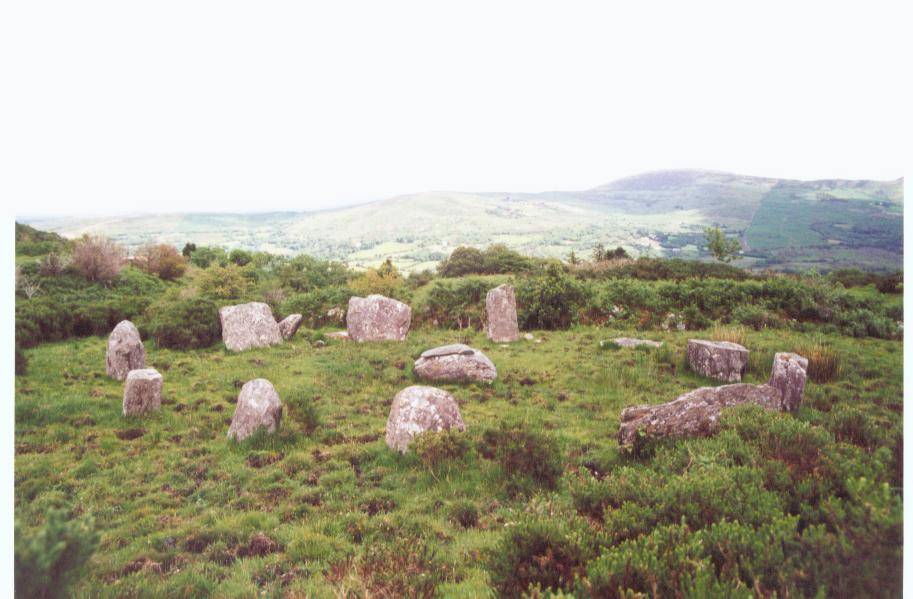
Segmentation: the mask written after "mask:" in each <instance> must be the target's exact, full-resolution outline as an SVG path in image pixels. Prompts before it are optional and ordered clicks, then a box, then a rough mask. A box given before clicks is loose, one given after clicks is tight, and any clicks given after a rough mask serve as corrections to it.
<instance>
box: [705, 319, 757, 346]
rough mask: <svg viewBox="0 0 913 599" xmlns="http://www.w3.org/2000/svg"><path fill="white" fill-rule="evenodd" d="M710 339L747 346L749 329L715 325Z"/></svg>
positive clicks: (737, 326)
mask: <svg viewBox="0 0 913 599" xmlns="http://www.w3.org/2000/svg"><path fill="white" fill-rule="evenodd" d="M710 339H712V340H713V341H728V342H730V343H738V344H739V345H746V344H747V343H748V329H747V328H745V327H743V326H742V325H728V326H727V325H721V324H715V325H713V327H712V328H711V329H710Z"/></svg>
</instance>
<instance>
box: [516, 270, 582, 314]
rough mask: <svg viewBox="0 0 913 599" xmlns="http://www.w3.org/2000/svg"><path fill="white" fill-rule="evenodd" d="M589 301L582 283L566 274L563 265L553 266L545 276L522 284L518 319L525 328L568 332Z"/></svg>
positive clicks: (523, 281) (518, 290)
mask: <svg viewBox="0 0 913 599" xmlns="http://www.w3.org/2000/svg"><path fill="white" fill-rule="evenodd" d="M586 300H587V290H586V288H585V287H584V286H583V285H582V284H581V283H580V282H578V281H577V280H576V279H574V278H572V277H569V276H567V275H566V274H564V272H563V270H562V268H561V265H560V264H549V265H548V267H547V269H546V272H545V274H544V275H542V276H538V277H533V278H529V279H524V280H522V281H521V283H520V284H519V285H518V287H517V304H518V306H519V308H520V312H519V314H518V315H517V316H518V318H519V319H520V321H521V327H522V328H530V329H566V328H567V327H569V326H570V325H571V323H573V322H574V321H575V320H576V319H577V311H578V310H579V309H580V307H582V306H583V305H584V304H585V303H586Z"/></svg>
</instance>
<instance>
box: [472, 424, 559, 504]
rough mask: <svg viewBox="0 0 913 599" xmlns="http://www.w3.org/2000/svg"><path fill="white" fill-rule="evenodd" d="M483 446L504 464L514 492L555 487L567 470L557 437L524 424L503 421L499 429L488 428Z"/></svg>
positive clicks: (509, 487) (509, 488)
mask: <svg viewBox="0 0 913 599" xmlns="http://www.w3.org/2000/svg"><path fill="white" fill-rule="evenodd" d="M479 450H480V453H481V454H482V455H483V456H486V457H489V458H494V459H495V460H496V461H497V462H498V463H499V464H500V465H501V470H502V474H503V477H504V481H505V484H506V487H507V492H508V493H509V494H510V495H516V494H519V493H525V492H529V491H531V490H533V489H534V488H536V487H542V488H545V489H554V488H555V487H556V486H557V484H558V479H559V478H560V477H561V474H562V472H563V470H564V464H563V461H562V457H561V451H560V449H559V447H558V444H557V443H556V442H555V440H554V439H552V438H551V437H550V436H547V435H545V434H544V433H541V432H539V431H536V430H532V429H529V428H527V427H526V426H524V425H521V424H513V425H507V424H502V425H501V427H500V428H498V429H488V430H486V431H485V432H484V433H483V435H482V440H481V444H480V447H479Z"/></svg>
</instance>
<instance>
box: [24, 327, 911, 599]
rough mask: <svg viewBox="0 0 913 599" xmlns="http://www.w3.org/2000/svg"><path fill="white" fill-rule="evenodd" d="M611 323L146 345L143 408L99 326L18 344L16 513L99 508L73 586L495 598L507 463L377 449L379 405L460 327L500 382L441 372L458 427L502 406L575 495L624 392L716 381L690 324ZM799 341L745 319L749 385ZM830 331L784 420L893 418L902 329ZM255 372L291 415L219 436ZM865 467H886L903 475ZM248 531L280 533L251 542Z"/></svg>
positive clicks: (636, 395) (502, 414) (661, 391)
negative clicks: (830, 365) (110, 372)
mask: <svg viewBox="0 0 913 599" xmlns="http://www.w3.org/2000/svg"><path fill="white" fill-rule="evenodd" d="M621 335H626V336H638V334H637V333H635V332H632V331H610V330H605V329H596V328H578V329H574V330H571V331H567V332H539V333H536V336H537V337H539V338H541V339H542V341H541V343H536V342H533V341H521V342H519V343H515V344H511V345H509V346H506V345H498V344H493V343H491V342H489V341H488V340H487V339H486V338H485V337H484V335H483V334H481V333H468V334H465V333H460V332H455V331H413V332H412V333H410V335H409V338H408V340H407V341H406V342H405V343H401V344H396V343H389V344H362V345H359V344H353V343H350V342H343V341H338V340H327V342H326V346H325V347H318V346H317V345H318V344H315V343H313V342H312V339H313V338H314V336H313V335H312V334H308V333H304V332H302V333H299V336H298V338H296V339H295V340H293V341H292V342H290V343H286V344H284V345H281V346H278V347H274V348H269V349H263V350H255V351H250V352H245V353H241V354H230V353H228V352H226V351H225V350H223V349H222V348H221V346H214V347H213V348H210V349H206V350H201V351H192V352H177V351H168V350H162V349H157V348H155V347H153V346H152V344H151V343H147V353H148V359H147V363H148V365H149V366H152V367H154V368H157V369H158V370H159V371H160V372H162V374H163V375H164V377H165V401H164V405H163V406H162V410H161V411H160V412H159V413H157V414H155V415H153V416H151V417H146V418H143V419H125V418H124V417H123V416H122V415H121V398H122V389H123V385H122V383H120V382H117V381H113V380H110V379H108V378H106V376H105V370H104V354H105V340H104V339H102V338H85V339H80V340H74V341H69V342H64V343H58V344H49V345H43V346H40V347H38V348H35V349H32V350H28V351H27V355H28V358H29V371H28V374H27V375H25V376H19V377H17V378H16V438H15V441H16V463H15V468H16V488H15V501H16V516H17V519H19V520H20V521H21V522H22V523H23V524H24V525H25V528H26V530H29V529H32V528H34V527H36V526H38V525H39V524H40V523H41V521H42V519H43V515H44V514H45V513H46V511H47V510H48V509H49V508H51V507H58V506H60V507H67V508H70V509H75V511H76V512H77V513H85V514H91V515H93V516H94V518H95V521H96V525H97V527H98V530H99V531H100V533H101V544H100V547H99V549H98V551H97V553H96V554H95V556H94V557H93V558H92V560H91V562H90V564H89V568H88V572H87V573H86V575H85V577H84V578H83V579H82V580H81V581H80V582H79V583H78V584H77V585H76V587H75V589H74V590H75V592H76V595H77V596H83V597H108V596H110V597H114V596H119V597H120V596H166V595H167V596H202V595H207V594H210V595H214V596H221V597H233V596H239V597H250V596H254V595H257V594H260V596H284V595H291V596H345V595H355V596H400V595H403V594H413V595H421V594H430V593H435V592H436V593H437V594H438V595H442V596H461V597H478V596H486V595H492V594H493V591H492V588H491V579H490V573H489V569H488V568H487V566H486V563H487V562H486V556H487V555H488V554H489V552H490V551H491V550H492V549H493V548H494V547H496V545H497V543H498V542H499V540H500V539H501V537H502V534H503V531H504V530H505V526H506V525H507V524H509V523H510V522H512V521H514V520H515V519H516V518H517V515H518V514H519V513H520V512H522V511H523V510H525V509H526V508H527V505H528V503H527V501H528V499H527V498H524V497H511V496H510V495H508V494H507V493H506V492H505V489H504V484H503V477H502V473H501V472H500V467H499V466H498V465H497V464H496V463H495V462H494V461H491V460H487V459H485V458H483V457H482V456H481V455H479V453H477V452H475V451H472V452H470V453H469V454H468V455H467V456H466V457H465V458H463V459H462V460H459V461H458V463H456V464H454V465H453V466H452V467H450V468H443V469H437V470H430V469H429V468H427V467H425V466H424V465H423V464H422V463H421V461H420V460H419V459H418V458H417V457H416V456H415V455H414V454H409V455H406V456H399V455H397V454H394V453H393V452H391V451H390V450H388V449H387V447H386V446H385V444H384V439H383V435H384V426H385V423H386V418H387V414H388V411H389V407H390V403H391V400H392V398H393V396H394V394H395V393H396V392H397V391H399V390H400V389H402V388H403V387H405V386H408V385H411V384H414V383H415V381H414V379H413V376H412V373H411V369H412V363H413V360H414V359H415V358H416V357H417V356H418V354H419V353H420V352H421V351H423V350H425V349H427V348H430V347H434V346H437V345H442V344H445V343H452V342H457V341H462V342H466V343H469V344H471V345H473V346H474V347H477V348H479V349H481V350H483V351H484V352H485V353H486V354H487V355H488V356H489V357H490V358H491V359H492V360H493V361H494V362H495V364H496V365H497V367H498V372H499V378H498V380H497V381H496V382H495V383H494V384H493V385H492V386H490V387H487V386H476V385H463V386H459V385H443V387H445V388H446V389H448V390H449V391H451V392H452V393H453V394H454V396H455V397H456V398H457V400H458V402H459V404H460V408H461V411H462V414H463V418H464V420H465V422H466V424H467V435H468V436H469V437H470V438H471V439H472V440H474V441H477V440H478V439H479V438H480V437H481V434H482V432H483V431H484V430H485V429H488V428H495V427H497V426H498V424H499V423H501V422H504V421H509V422H516V421H519V422H527V423H534V424H535V425H536V426H537V427H540V428H542V429H544V430H545V431H547V432H548V433H549V434H551V435H553V436H554V437H555V438H556V439H557V441H558V443H559V445H560V447H561V449H562V455H563V459H564V467H565V476H564V477H563V478H562V481H561V483H560V484H559V486H558V488H557V490H555V491H554V492H545V493H543V495H542V497H541V498H540V500H541V501H546V502H548V503H549V504H550V503H551V502H552V501H555V502H557V503H561V502H567V498H568V496H569V489H568V486H569V481H570V479H572V478H573V477H574V476H576V473H577V472H578V470H580V469H581V467H582V466H584V465H585V464H586V463H587V462H588V461H589V460H590V459H591V458H592V457H593V456H596V455H598V456H601V457H600V460H601V462H602V463H612V461H613V459H615V458H613V457H612V456H615V455H616V454H617V453H618V448H617V444H616V441H615V434H616V432H617V430H618V417H619V413H620V411H621V409H622V408H624V407H626V406H630V405H634V404H640V403H658V402H664V401H668V400H671V399H674V398H675V397H676V396H677V395H678V394H680V393H682V392H684V391H686V390H689V389H692V388H694V387H696V386H700V385H703V384H715V383H713V382H710V381H707V380H704V379H701V378H700V377H698V376H696V375H694V374H693V373H691V372H688V371H687V370H686V369H685V368H684V367H683V360H684V346H685V343H686V339H687V338H688V337H689V336H695V333H694V332H691V333H685V332H681V333H678V332H674V333H673V332H669V333H643V334H641V335H642V336H645V337H648V338H653V339H662V340H665V341H667V344H666V348H664V349H660V350H650V351H640V350H617V351H605V350H600V349H599V346H598V342H599V341H600V340H602V339H608V338H611V337H614V336H621ZM807 341H808V336H807V335H802V334H798V333H791V332H783V331H768V332H760V333H755V332H750V333H748V337H747V340H746V343H747V345H748V347H749V348H750V349H751V350H752V358H751V362H750V371H749V374H748V377H747V380H748V382H762V381H766V379H767V375H768V373H769V368H770V361H771V358H772V356H773V352H774V351H788V350H796V349H800V347H801V346H802V345H803V344H804V343H806V342H807ZM824 342H825V343H826V344H828V345H831V346H832V347H833V348H835V349H836V350H837V351H838V352H839V354H840V355H841V356H842V360H843V371H844V375H843V376H842V377H840V378H838V379H837V380H836V381H834V382H831V383H827V384H815V383H811V382H810V383H809V386H808V388H807V390H806V402H805V405H804V406H803V408H802V410H801V411H800V412H799V413H798V414H797V415H796V416H795V418H798V419H800V420H803V421H806V422H808V423H810V424H811V425H812V426H821V427H825V428H828V429H829V430H830V428H833V426H832V425H831V424H829V423H830V422H831V421H830V420H828V418H829V417H828V414H829V413H831V412H832V410H833V409H834V408H835V407H838V406H842V407H843V408H845V409H846V410H851V411H854V412H853V413H856V412H858V413H859V414H860V415H862V417H863V418H864V419H865V421H866V422H867V423H871V424H872V425H873V426H878V427H881V428H883V429H884V430H896V431H899V427H900V411H901V405H902V399H901V396H902V367H903V356H902V344H901V342H897V341H882V340H874V339H861V340H860V339H850V338H842V337H833V338H827V339H824ZM257 377H263V378H267V379H269V380H270V381H271V382H272V383H273V384H274V385H275V386H276V388H277V390H278V391H279V394H280V396H281V397H282V400H283V402H284V404H285V415H284V418H283V422H282V428H281V432H280V433H279V434H278V435H275V436H274V437H272V438H258V439H253V440H251V441H249V442H246V443H244V444H240V445H236V444H233V443H229V442H228V441H227V440H226V431H227V429H228V423H229V421H230V418H231V415H232V411H233V409H234V402H235V400H236V397H237V394H238V390H239V387H240V386H241V384H243V383H244V382H246V381H248V380H250V379H253V378H257ZM784 418H793V416H784ZM834 426H836V425H834ZM832 432H833V431H832ZM834 434H837V433H836V432H834ZM898 434H899V433H898ZM853 440H854V439H853V438H849V439H848V441H847V442H850V443H851V442H853ZM863 441H864V440H863ZM857 444H858V443H857ZM863 444H864V443H863ZM889 449H890V448H889ZM607 456H608V457H607ZM689 466H690V464H689ZM873 476H874V477H875V478H876V479H883V480H891V481H894V484H897V479H898V478H899V473H885V472H877V473H875V474H874V475H873ZM758 491H759V492H760V491H761V489H758ZM534 503H535V502H534ZM458 508H459V509H458ZM472 508H474V509H475V511H477V513H478V514H479V516H478V520H477V522H475V523H472V522H470V523H468V525H466V524H467V523H466V522H465V521H464V522H462V523H461V522H460V520H461V518H460V517H459V513H460V510H462V511H465V510H467V509H469V510H470V511H472ZM258 532H263V533H265V534H266V535H267V536H268V537H269V538H270V539H271V540H272V541H273V542H275V543H276V544H277V546H275V547H273V546H269V545H268V544H267V546H266V548H265V549H264V546H263V545H262V543H261V544H259V545H258V543H257V542H253V543H252V542H251V538H252V536H253V535H255V534H256V533H258ZM258 553H264V555H257V554H258ZM888 586H890V585H888Z"/></svg>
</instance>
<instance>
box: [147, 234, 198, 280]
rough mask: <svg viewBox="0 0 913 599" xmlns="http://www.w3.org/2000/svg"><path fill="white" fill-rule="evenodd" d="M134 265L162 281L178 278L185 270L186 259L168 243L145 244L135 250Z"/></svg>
mask: <svg viewBox="0 0 913 599" xmlns="http://www.w3.org/2000/svg"><path fill="white" fill-rule="evenodd" d="M136 265H137V266H139V267H140V268H141V269H142V270H144V271H146V272H148V273H149V274H152V275H155V276H157V277H158V278H160V279H162V280H164V281H173V280H175V279H178V278H180V277H181V276H182V275H183V274H184V271H186V270H187V260H186V259H185V258H184V256H182V255H181V254H179V253H178V251H177V250H176V249H175V248H174V246H171V245H168V244H164V243H162V244H158V245H147V246H144V247H142V248H140V250H139V251H138V252H137V254H136Z"/></svg>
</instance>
